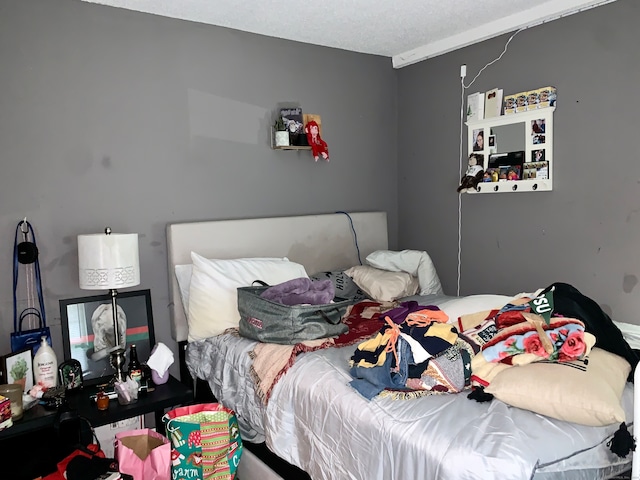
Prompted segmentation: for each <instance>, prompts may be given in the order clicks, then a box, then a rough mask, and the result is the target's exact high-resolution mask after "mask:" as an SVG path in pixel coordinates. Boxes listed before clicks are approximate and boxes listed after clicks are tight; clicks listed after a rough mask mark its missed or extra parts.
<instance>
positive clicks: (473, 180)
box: [457, 153, 484, 193]
mask: <svg viewBox="0 0 640 480" xmlns="http://www.w3.org/2000/svg"><path fill="white" fill-rule="evenodd" d="M483 175H484V169H483V168H482V155H478V154H476V153H472V154H471V155H469V167H468V168H467V171H466V172H465V174H464V175H463V177H462V178H461V179H460V186H459V187H458V190H457V192H458V193H460V192H461V191H462V190H467V189H469V188H472V189H473V190H476V189H477V186H478V183H480V181H481V180H482V177H483Z"/></svg>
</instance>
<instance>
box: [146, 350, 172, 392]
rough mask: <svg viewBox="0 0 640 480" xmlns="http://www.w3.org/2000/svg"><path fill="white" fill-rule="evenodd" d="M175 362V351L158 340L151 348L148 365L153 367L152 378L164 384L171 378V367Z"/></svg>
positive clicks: (157, 382)
mask: <svg viewBox="0 0 640 480" xmlns="http://www.w3.org/2000/svg"><path fill="white" fill-rule="evenodd" d="M172 364H173V352H172V351H171V349H170V348H169V347H167V346H166V345H165V344H164V343H162V342H158V343H156V345H155V346H154V347H153V350H151V355H150V356H149V360H147V365H148V366H149V368H150V369H151V379H152V380H153V383H155V384H156V385H162V384H163V383H166V381H167V380H168V379H169V367H170V366H171V365H172Z"/></svg>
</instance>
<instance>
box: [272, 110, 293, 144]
mask: <svg viewBox="0 0 640 480" xmlns="http://www.w3.org/2000/svg"><path fill="white" fill-rule="evenodd" d="M273 130H274V131H275V134H274V135H275V143H276V147H288V146H289V132H288V130H287V125H286V124H285V121H284V118H282V115H279V116H278V118H277V119H276V121H275V123H274V124H273Z"/></svg>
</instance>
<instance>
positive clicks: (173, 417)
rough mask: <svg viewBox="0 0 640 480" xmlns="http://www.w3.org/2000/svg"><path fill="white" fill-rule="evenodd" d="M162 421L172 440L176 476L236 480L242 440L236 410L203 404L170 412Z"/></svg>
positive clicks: (194, 478) (175, 477) (172, 469)
mask: <svg viewBox="0 0 640 480" xmlns="http://www.w3.org/2000/svg"><path fill="white" fill-rule="evenodd" d="M162 421H163V423H164V425H165V429H166V432H167V436H168V437H169V439H170V440H171V447H172V449H171V476H172V477H173V479H174V480H175V479H179V478H188V479H190V480H210V479H211V480H213V479H215V480H233V479H234V478H235V476H236V470H237V469H238V463H239V462H240V456H241V454H242V449H243V446H242V439H241V438H240V432H239V430H238V420H237V418H236V414H235V412H234V411H233V410H230V409H228V408H226V407H225V406H223V405H221V404H219V403H202V404H198V405H188V406H185V407H178V408H175V409H173V410H170V411H168V412H167V413H166V414H165V415H164V416H163V417H162Z"/></svg>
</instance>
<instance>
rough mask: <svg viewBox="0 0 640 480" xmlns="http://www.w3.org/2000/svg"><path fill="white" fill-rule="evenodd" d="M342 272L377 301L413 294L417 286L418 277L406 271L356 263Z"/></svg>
mask: <svg viewBox="0 0 640 480" xmlns="http://www.w3.org/2000/svg"><path fill="white" fill-rule="evenodd" d="M344 273H346V274H347V275H349V276H350V277H351V278H353V281H354V282H355V284H356V285H358V287H360V288H361V289H362V290H363V291H364V292H366V294H367V295H369V297H371V298H372V299H374V300H376V301H378V302H392V301H394V300H396V299H398V298H402V297H409V296H411V295H415V294H416V292H417V291H418V288H419V285H418V279H417V278H416V277H414V276H412V275H410V274H408V273H406V272H390V271H387V270H381V269H379V268H374V267H370V266H369V265H357V266H355V267H351V268H349V269H348V270H345V271H344Z"/></svg>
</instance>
